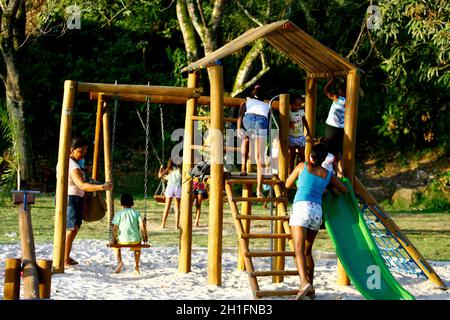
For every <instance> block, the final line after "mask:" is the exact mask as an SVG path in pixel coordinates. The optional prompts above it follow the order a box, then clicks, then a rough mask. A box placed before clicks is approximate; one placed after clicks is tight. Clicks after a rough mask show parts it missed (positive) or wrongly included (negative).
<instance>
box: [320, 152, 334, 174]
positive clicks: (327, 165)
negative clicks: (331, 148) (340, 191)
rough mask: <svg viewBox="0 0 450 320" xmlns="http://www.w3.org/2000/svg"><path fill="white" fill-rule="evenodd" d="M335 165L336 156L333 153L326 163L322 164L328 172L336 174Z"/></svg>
mask: <svg viewBox="0 0 450 320" xmlns="http://www.w3.org/2000/svg"><path fill="white" fill-rule="evenodd" d="M333 164H334V156H333V155H332V154H331V153H328V155H327V157H326V158H325V160H324V162H322V168H325V169H326V170H327V171H331V172H332V173H333V174H334V169H333Z"/></svg>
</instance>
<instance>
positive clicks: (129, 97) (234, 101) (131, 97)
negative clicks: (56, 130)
mask: <svg viewBox="0 0 450 320" xmlns="http://www.w3.org/2000/svg"><path fill="white" fill-rule="evenodd" d="M102 94H103V95H104V99H105V100H107V101H110V100H113V99H114V98H115V97H118V98H119V100H120V101H128V102H138V103H146V102H147V98H149V99H150V102H151V103H156V104H175V105H186V102H187V101H188V99H189V98H188V97H181V96H162V95H142V94H116V95H114V94H106V93H102ZM98 95H99V93H98V92H90V94H89V98H90V99H91V100H97V99H98ZM243 102H245V99H243V98H230V97H224V98H223V106H224V107H230V108H239V107H240V106H241V104H242V103H243ZM266 102H267V103H268V102H269V100H267V101H266ZM210 104H211V98H210V97H209V96H200V97H198V105H201V106H209V105H210ZM278 107H279V103H278V101H274V102H272V108H273V109H278Z"/></svg>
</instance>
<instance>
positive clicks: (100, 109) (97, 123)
mask: <svg viewBox="0 0 450 320" xmlns="http://www.w3.org/2000/svg"><path fill="white" fill-rule="evenodd" d="M102 114H103V94H102V93H100V94H99V95H98V99H97V117H96V121H95V143H94V155H93V160H92V179H93V180H97V178H98V158H99V155H100V139H101V132H102Z"/></svg>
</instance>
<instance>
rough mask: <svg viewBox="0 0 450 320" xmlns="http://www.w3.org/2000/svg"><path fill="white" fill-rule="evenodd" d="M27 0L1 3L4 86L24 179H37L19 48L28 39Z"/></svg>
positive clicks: (21, 173)
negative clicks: (26, 114)
mask: <svg viewBox="0 0 450 320" xmlns="http://www.w3.org/2000/svg"><path fill="white" fill-rule="evenodd" d="M25 22H26V10H25V0H10V1H8V2H4V1H1V2H0V23H1V26H0V27H1V29H0V50H1V54H2V58H3V62H4V66H3V68H2V72H1V74H0V77H1V79H2V80H3V83H4V85H5V94H6V109H7V111H8V116H9V121H10V124H11V130H12V132H11V134H12V141H13V148H14V149H15V151H16V153H17V156H18V161H19V163H18V166H19V171H20V177H21V179H22V180H26V181H33V180H34V177H35V175H34V167H33V164H34V162H33V161H32V159H33V157H32V152H31V150H32V149H31V143H30V138H29V135H28V131H27V128H26V122H25V112H24V105H25V101H24V99H23V96H22V91H21V88H20V72H19V62H18V56H19V48H20V46H21V45H22V44H23V41H24V39H25Z"/></svg>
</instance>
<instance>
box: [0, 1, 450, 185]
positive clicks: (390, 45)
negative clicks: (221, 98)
mask: <svg viewBox="0 0 450 320" xmlns="http://www.w3.org/2000/svg"><path fill="white" fill-rule="evenodd" d="M6 2H8V1H6ZM73 4H75V2H73V1H69V0H62V1H56V0H52V1H45V2H44V1H38V0H35V1H32V0H28V1H26V11H27V14H26V28H25V30H26V31H25V38H26V40H23V41H22V43H20V50H18V52H17V55H18V57H19V58H20V59H19V60H18V64H17V66H18V70H19V73H20V78H19V79H20V88H21V90H22V97H23V98H24V101H25V105H24V114H25V117H24V122H25V125H26V128H27V129H28V132H29V136H30V140H31V146H32V152H33V159H34V162H35V164H36V165H37V166H38V170H37V171H36V175H37V177H35V178H36V179H37V180H39V174H40V173H39V172H40V171H41V170H40V169H41V168H43V167H48V168H52V169H53V168H54V167H55V165H56V159H57V149H58V139H59V122H60V116H61V102H62V95H63V82H64V80H66V79H73V80H77V81H84V82H106V83H114V82H115V81H117V82H118V83H129V84H147V83H150V84H154V85H177V86H183V85H186V76H187V75H186V74H181V73H180V72H179V71H180V69H181V68H182V67H184V66H186V65H187V63H188V54H187V52H186V50H189V51H190V50H193V48H196V49H197V50H198V52H197V53H196V54H197V55H199V57H201V56H203V55H204V54H205V52H208V50H211V48H217V47H220V46H222V45H224V44H225V43H227V42H229V41H231V40H232V39H234V38H236V37H237V36H239V35H240V34H242V33H243V32H245V31H246V30H248V29H249V28H252V27H256V26H258V24H266V23H270V22H273V21H277V20H280V19H290V20H291V21H293V22H294V23H295V24H297V25H298V26H299V27H301V28H302V29H304V30H305V31H306V32H308V33H309V34H310V35H312V36H313V37H315V38H316V39H318V40H319V41H320V42H322V43H323V44H325V45H327V46H328V47H330V48H331V49H333V50H335V51H336V52H338V53H339V54H341V55H342V56H343V57H346V58H348V59H349V60H350V61H351V62H353V63H354V64H356V65H358V66H359V67H360V68H361V69H362V70H363V71H364V73H363V75H362V78H361V97H360V108H359V122H358V137H357V144H358V145H357V151H358V152H359V155H360V156H363V155H364V154H365V153H370V152H373V150H374V149H376V148H381V149H386V150H392V149H396V150H398V149H404V150H406V149H417V150H418V149H420V148H425V147H430V146H437V145H440V146H443V147H444V148H445V150H446V153H447V154H448V141H449V138H450V136H449V132H450V130H449V127H448V121H446V120H447V117H446V112H447V111H448V102H449V101H450V99H449V95H450V94H449V86H450V74H449V64H448V63H449V52H450V50H449V41H448V39H449V38H450V27H449V22H448V17H449V16H450V14H449V11H450V8H449V7H450V4H449V2H448V1H445V0H431V1H426V2H425V1H419V0H382V1H378V2H372V1H363V2H361V1H357V0H331V1H314V0H305V1H292V0H283V1H282V0H267V1H259V0H258V1H255V0H249V1H240V0H228V1H224V0H222V1H219V0H216V1H199V0H148V1H144V0H140V1H132V0H117V1H116V0H108V1H106V0H100V1H78V2H77V4H78V6H79V7H80V8H81V14H80V16H81V28H80V29H68V28H67V24H66V22H67V19H68V18H69V14H70V13H68V12H67V8H68V7H69V6H70V5H73ZM371 4H376V5H378V6H379V9H380V13H381V18H382V21H381V25H380V28H379V29H376V30H369V29H367V18H370V16H368V15H367V13H366V10H367V8H368V6H369V5H371ZM183 8H184V9H185V11H179V12H178V14H177V9H178V10H182V9H183ZM184 9H183V10H184ZM218 10H221V11H218ZM2 12H3V13H4V11H2ZM183 12H184V14H182V13H183ZM183 19H185V20H183ZM218 19H219V21H217V20H218ZM216 24H217V28H216V27H215V25H216ZM182 26H183V28H184V27H186V28H188V29H186V30H188V31H189V32H190V35H191V38H190V40H189V41H191V44H192V46H191V47H188V46H187V44H188V40H186V39H187V38H186V37H183V35H184V34H183V33H182V31H183V32H184V31H185V30H183V29H182ZM189 28H190V29H189ZM202 28H204V29H202ZM201 30H203V31H205V30H209V32H210V33H208V32H207V31H205V33H204V34H202V32H203V31H201ZM208 36H209V37H210V38H208ZM214 41H215V42H214ZM251 50H255V51H254V54H253V58H252V59H253V60H249V59H250V56H251V54H250V51H251ZM192 52H193V51H190V54H191V53H192ZM191 56H192V55H189V57H190V59H191ZM246 59H247V60H246ZM191 60H192V59H191ZM246 61H247V64H245V63H244V62H246ZM0 64H3V65H2V67H1V68H0V70H3V69H5V68H6V62H5V61H4V60H2V61H0ZM224 64H225V69H224V71H225V90H226V91H227V94H228V95H235V94H234V93H236V94H238V96H245V94H246V91H245V88H246V84H249V83H252V82H251V81H252V79H253V80H254V79H256V78H255V76H256V75H258V73H259V72H260V73H261V76H260V77H259V78H257V81H258V82H259V83H260V84H261V86H262V87H263V88H265V90H266V93H267V94H268V96H274V95H277V94H279V93H283V92H289V91H291V90H300V91H303V90H304V83H305V73H304V71H302V70H300V69H299V68H298V67H297V66H296V65H294V64H293V63H292V62H290V61H289V60H288V59H287V58H286V57H284V56H282V55H281V54H280V53H279V52H278V51H277V50H275V49H273V48H271V47H270V46H268V45H266V44H264V43H259V44H255V46H254V47H251V46H249V47H248V48H246V49H243V50H240V51H239V52H238V53H237V54H235V55H233V56H231V57H228V58H227V59H225V61H224ZM239 76H240V77H241V78H239ZM202 79H203V80H202V86H203V87H204V92H205V93H206V94H207V93H208V92H209V91H208V88H207V77H206V73H204V74H203V78H202ZM238 80H239V81H238ZM325 83H326V82H325V81H320V82H319V88H318V114H317V120H318V128H317V130H318V132H317V134H318V135H321V134H323V130H324V129H323V127H322V126H321V124H323V123H324V122H325V117H326V114H327V112H328V108H329V102H328V101H327V99H326V98H325V97H324V95H323V94H322V90H321V89H322V88H323V86H324V85H325ZM238 88H244V90H243V91H240V93H237V92H238V91H239V90H237V89H238ZM1 90H3V92H2V95H1V96H2V97H5V96H7V95H5V93H7V90H8V87H7V86H4V87H3V86H2V89H1ZM80 96H81V95H80ZM0 106H1V112H2V114H3V116H2V117H1V118H2V119H3V121H2V123H3V124H2V128H3V132H4V135H5V136H7V135H8V133H7V132H8V130H7V127H8V125H7V124H8V122H11V121H12V120H13V119H8V117H6V116H5V114H6V99H5V98H2V103H1V104H0ZM135 107H137V108H138V110H139V111H141V112H143V111H144V106H143V105H136V104H127V103H121V105H120V107H119V111H118V119H119V121H118V128H117V154H116V155H115V156H116V157H117V159H119V161H117V162H116V163H118V164H120V165H123V166H126V164H127V161H129V160H131V159H132V157H133V155H141V154H142V150H143V148H144V141H145V136H144V131H143V130H142V127H141V125H140V123H139V120H138V118H137V116H136V111H135ZM163 109H164V120H163V123H164V127H165V129H166V130H165V136H164V137H161V129H160V128H161V120H160V113H159V108H158V106H156V105H152V108H151V127H152V140H153V142H154V145H155V149H156V150H157V152H158V153H159V154H161V152H162V145H163V142H164V143H165V150H164V151H165V158H166V159H167V157H168V156H169V154H170V149H171V146H173V142H171V141H170V134H171V132H172V130H174V129H176V128H182V127H183V126H184V112H183V107H181V106H165V107H164V108H163ZM95 110H96V102H94V101H89V99H88V97H86V96H84V97H83V98H79V99H76V114H75V118H74V123H73V133H74V134H76V135H83V136H84V137H86V138H89V139H91V140H92V141H93V139H94V123H95ZM5 132H6V133H5ZM13 138H14V137H13ZM1 140H2V141H1V142H0V148H1V150H2V151H4V150H7V149H10V150H11V149H14V148H15V146H16V142H15V140H14V139H9V140H8V139H1ZM2 159H3V158H2ZM152 165H153V166H154V167H155V168H156V167H157V166H158V165H159V164H158V163H157V162H156V160H155V161H154V163H153V164H152Z"/></svg>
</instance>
